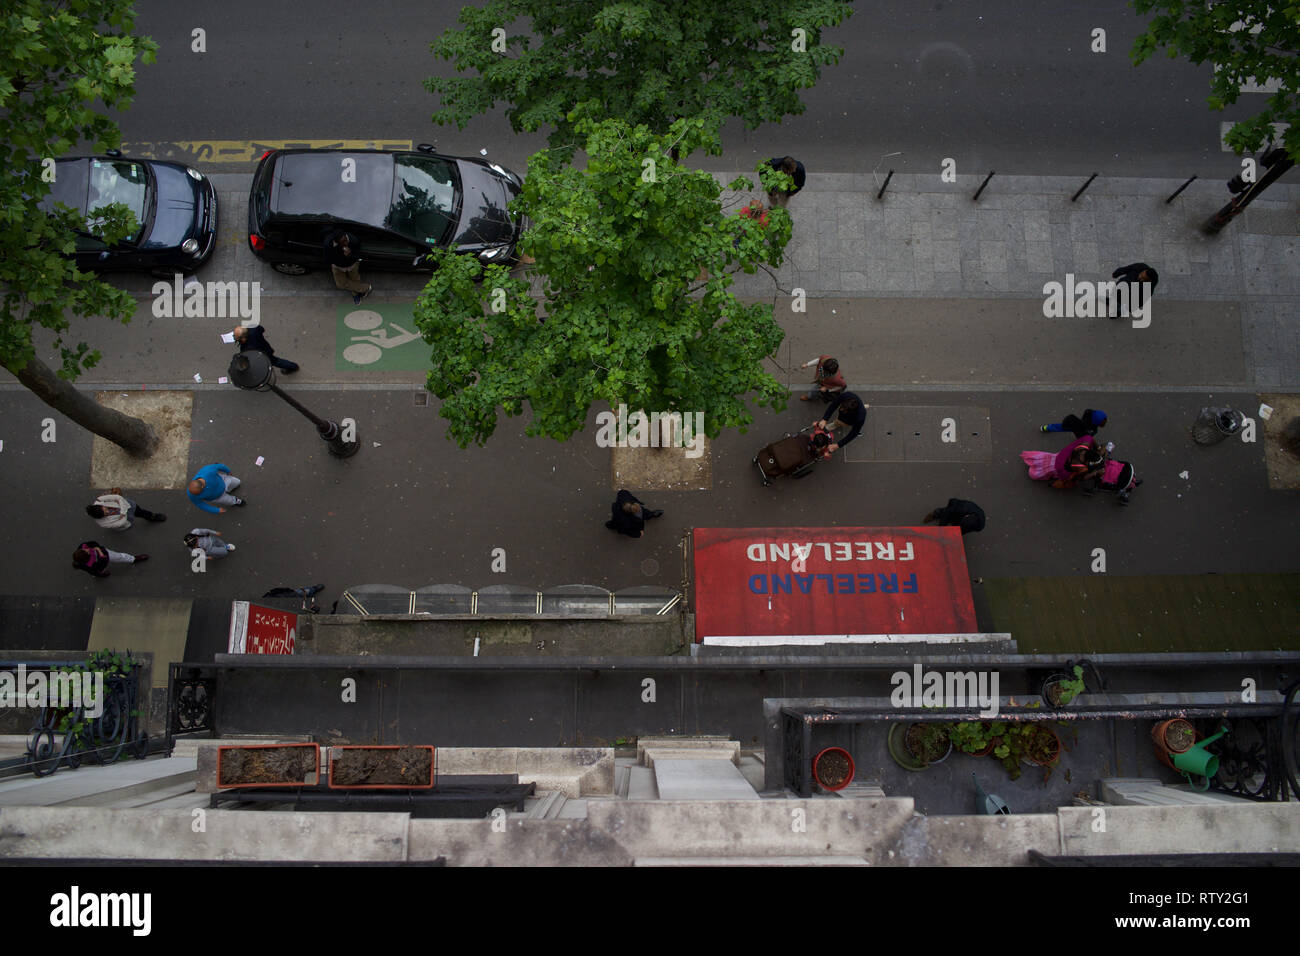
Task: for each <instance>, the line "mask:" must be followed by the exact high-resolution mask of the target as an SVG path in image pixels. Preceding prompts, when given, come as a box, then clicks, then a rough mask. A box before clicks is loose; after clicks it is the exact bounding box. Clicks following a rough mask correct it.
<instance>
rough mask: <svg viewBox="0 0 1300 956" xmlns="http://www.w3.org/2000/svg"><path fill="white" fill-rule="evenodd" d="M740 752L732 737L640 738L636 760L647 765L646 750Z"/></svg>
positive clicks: (638, 739) (637, 744)
mask: <svg viewBox="0 0 1300 956" xmlns="http://www.w3.org/2000/svg"><path fill="white" fill-rule="evenodd" d="M655 749H658V750H725V751H727V752H731V751H738V750H740V744H739V743H738V742H736V741H734V740H732V739H731V738H730V737H722V736H712V735H705V736H699V737H639V738H637V742H636V759H637V762H638V763H645V752H646V750H655Z"/></svg>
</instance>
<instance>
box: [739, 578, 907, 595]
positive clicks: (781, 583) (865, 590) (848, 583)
mask: <svg viewBox="0 0 1300 956" xmlns="http://www.w3.org/2000/svg"><path fill="white" fill-rule="evenodd" d="M769 578H770V579H771V580H770V582H769ZM814 582H817V584H818V587H817V593H818V594H821V593H823V592H822V588H821V585H822V584H824V585H825V588H826V590H825V592H824V593H826V594H876V593H880V594H899V593H902V594H916V593H917V587H916V575H915V574H909V575H907V576H905V577H904V578H903V580H902V586H901V587H900V586H899V580H898V575H897V574H772V575H767V574H751V575H750V576H749V590H750V591H751V592H753V593H754V594H768V593H771V594H793V593H794V590H793V588H796V587H797V588H798V589H799V593H800V594H812V593H813V584H814ZM769 583H770V585H771V591H770V592H769V591H768V586H769Z"/></svg>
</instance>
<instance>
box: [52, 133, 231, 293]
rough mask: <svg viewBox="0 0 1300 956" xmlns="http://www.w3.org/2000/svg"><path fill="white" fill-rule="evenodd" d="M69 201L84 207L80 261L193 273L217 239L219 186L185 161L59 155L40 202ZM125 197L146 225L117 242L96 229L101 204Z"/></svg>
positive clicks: (92, 266) (84, 265) (87, 265)
mask: <svg viewBox="0 0 1300 956" xmlns="http://www.w3.org/2000/svg"><path fill="white" fill-rule="evenodd" d="M55 203H61V204H63V205H65V206H68V207H69V208H71V209H74V210H76V211H77V212H78V213H80V214H81V217H82V221H83V223H84V228H83V230H81V231H78V233H77V247H76V252H75V254H74V258H75V259H76V262H77V267H78V268H80V269H87V270H95V271H109V270H133V271H145V272H152V273H153V274H155V275H159V276H171V275H174V274H175V273H177V272H180V273H184V274H189V273H191V272H193V271H194V270H196V269H197V268H198V267H199V266H201V265H203V263H205V262H207V261H208V258H209V257H210V256H211V255H212V250H213V248H215V246H216V244H217V192H216V190H215V189H213V188H212V183H211V182H210V181H209V180H208V178H207V177H206V176H204V175H203V174H202V173H200V172H199V171H198V170H196V169H191V168H190V167H188V166H182V165H181V164H179V163H164V162H155V161H154V160H149V159H127V158H125V157H124V156H123V155H122V154H121V153H119V152H118V151H117V150H109V152H108V154H107V155H105V156H77V157H68V158H65V159H60V160H57V161H56V162H55V166H54V182H52V183H51V184H50V192H49V195H48V196H46V197H45V198H44V199H42V200H41V205H40V208H41V209H43V210H45V211H46V212H53V211H54V205H55ZM110 203H123V204H124V205H126V206H127V207H128V208H129V209H130V210H131V211H132V212H133V213H134V214H135V218H136V221H138V222H139V223H140V228H139V230H137V231H136V232H135V233H134V234H132V235H129V236H127V237H125V238H124V239H122V241H121V242H119V243H118V244H117V245H114V246H110V245H108V244H107V243H106V242H104V240H102V239H98V238H96V237H95V236H94V235H92V234H91V231H90V229H91V225H92V224H93V223H94V221H95V218H96V216H95V211H96V210H97V209H99V208H100V207H102V206H106V205H109V204H110Z"/></svg>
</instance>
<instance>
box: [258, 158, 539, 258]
mask: <svg viewBox="0 0 1300 956" xmlns="http://www.w3.org/2000/svg"><path fill="white" fill-rule="evenodd" d="M522 185H523V180H521V179H520V178H519V176H518V175H516V174H515V173H512V172H511V171H510V170H508V169H505V168H503V167H501V166H498V165H496V164H495V163H487V162H484V161H482V160H478V159H467V158H460V157H455V156H440V155H439V154H438V153H437V152H435V150H434V147H432V146H430V145H428V144H421V145H420V146H418V147H416V149H414V150H405V151H384V150H342V149H276V150H270V151H268V152H267V153H265V154H264V155H263V156H262V161H261V163H260V164H259V165H258V167H257V173H256V174H255V175H254V176H253V190H252V194H251V195H250V196H249V201H248V245H249V247H250V248H251V249H252V250H253V253H254V254H255V255H257V256H258V257H259V258H262V259H265V260H266V261H268V262H270V263H271V265H272V266H273V267H274V268H275V269H276V270H277V271H278V272H283V273H285V274H286V275H302V274H303V273H304V272H307V271H308V270H310V269H313V268H323V267H324V266H325V240H326V237H327V236H329V235H330V234H331V233H332V232H334V231H335V230H337V229H344V230H346V231H348V232H350V233H352V234H353V235H355V236H356V237H357V240H358V242H359V244H360V249H361V259H362V263H361V264H362V268H363V269H388V270H393V271H399V272H417V271H421V270H425V271H427V270H429V269H430V268H431V266H430V265H429V263H427V262H425V256H427V255H428V254H429V252H430V251H431V250H432V249H434V248H442V249H446V248H448V247H450V246H456V247H457V251H458V252H463V253H467V254H471V255H475V256H477V257H478V258H479V261H480V262H483V263H484V264H487V263H504V262H509V261H511V260H512V259H513V258H514V256H515V245H516V243H517V242H518V241H519V234H520V231H521V229H522V227H523V221H522V218H520V219H512V218H511V216H510V214H509V212H507V210H506V206H507V204H508V203H509V202H510V200H512V199H514V198H515V197H516V196H518V195H519V191H520V187H521V186H522Z"/></svg>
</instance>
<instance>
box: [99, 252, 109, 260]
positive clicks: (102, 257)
mask: <svg viewBox="0 0 1300 956" xmlns="http://www.w3.org/2000/svg"><path fill="white" fill-rule="evenodd" d="M99 258H100V259H107V258H108V253H107V252H101V253H100V254H99Z"/></svg>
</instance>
